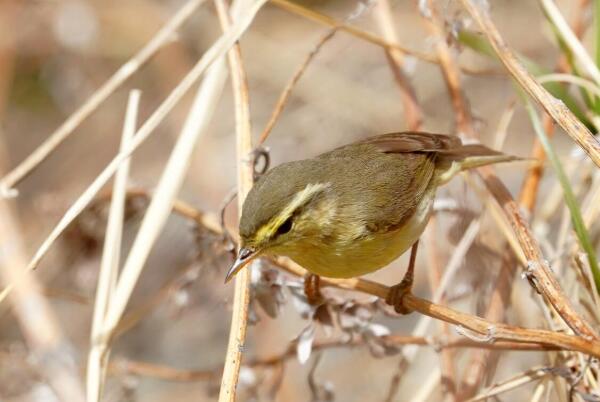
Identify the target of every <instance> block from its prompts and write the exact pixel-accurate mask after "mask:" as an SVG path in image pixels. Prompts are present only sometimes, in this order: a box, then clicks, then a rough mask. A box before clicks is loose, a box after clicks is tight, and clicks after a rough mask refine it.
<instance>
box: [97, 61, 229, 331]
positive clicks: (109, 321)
mask: <svg viewBox="0 0 600 402" xmlns="http://www.w3.org/2000/svg"><path fill="white" fill-rule="evenodd" d="M226 76H227V75H226V72H225V60H224V58H223V57H222V56H221V57H219V58H217V59H216V60H215V61H214V62H213V64H212V65H211V66H210V67H209V69H208V71H207V73H206V77H205V78H204V80H203V81H202V85H201V86H200V88H199V90H198V93H197V95H196V98H195V99H194V103H193V104H192V107H191V109H190V112H189V114H188V118H187V119H186V121H185V123H184V126H183V129H182V130H181V135H180V137H179V139H178V140H177V143H176V144H175V146H174V148H173V151H172V153H171V155H170V157H169V160H168V162H167V165H166V166H165V168H164V170H163V173H162V176H161V178H160V181H159V183H158V185H157V187H156V191H155V193H154V196H153V197H152V200H151V201H150V205H149V206H148V209H147V211H146V214H145V216H144V219H143V220H142V223H141V225H140V229H139V231H138V234H137V236H136V238H135V240H134V242H133V245H132V246H131V250H130V252H129V255H128V256H127V259H126V261H125V263H124V265H123V270H122V273H121V274H120V276H119V280H118V282H117V286H116V288H115V290H114V294H113V297H112V300H111V302H110V305H109V308H108V311H107V312H106V318H105V322H104V326H103V335H102V336H105V337H107V338H110V336H111V334H112V332H113V331H114V329H115V328H116V327H117V324H118V323H119V320H120V319H121V316H122V314H123V312H124V311H125V307H126V306H127V302H128V301H129V298H130V296H131V292H132V291H133V288H134V287H135V284H136V282H137V280H138V278H139V275H140V274H141V272H142V269H143V267H144V265H145V263H146V259H147V258H148V255H149V254H150V251H151V249H152V246H153V245H154V243H155V241H156V239H157V238H158V235H159V234H160V232H161V231H162V229H163V227H164V225H165V223H166V221H167V218H168V217H169V215H170V213H171V209H172V207H173V202H174V199H175V197H176V195H177V192H178V191H179V188H180V186H181V183H182V182H183V179H184V177H185V173H186V172H187V169H188V166H189V163H190V158H191V156H192V153H193V150H194V148H195V145H196V144H197V143H198V139H199V138H200V136H201V135H202V134H203V133H204V132H205V130H206V128H207V126H208V124H209V122H210V119H211V118H212V115H213V113H214V110H215V108H216V105H217V101H218V100H219V98H220V95H221V92H222V90H223V86H224V84H225V79H226Z"/></svg>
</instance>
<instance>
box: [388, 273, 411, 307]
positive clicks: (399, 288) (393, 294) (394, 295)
mask: <svg viewBox="0 0 600 402" xmlns="http://www.w3.org/2000/svg"><path fill="white" fill-rule="evenodd" d="M411 288H412V280H407V279H406V278H405V279H403V280H402V281H401V282H400V283H399V284H397V285H394V286H392V287H391V288H390V290H389V292H388V294H387V297H386V298H385V302H386V303H387V304H389V305H390V306H393V307H394V310H395V311H396V313H398V314H402V315H406V314H410V313H412V310H411V309H409V308H408V307H406V306H405V305H404V296H406V295H407V294H410V291H411Z"/></svg>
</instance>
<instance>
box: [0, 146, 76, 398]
mask: <svg viewBox="0 0 600 402" xmlns="http://www.w3.org/2000/svg"><path fill="white" fill-rule="evenodd" d="M5 157H6V153H5V152H4V144H2V143H0V160H4V161H6V160H7V159H6V158H5ZM2 167H3V166H0V171H2ZM0 222H2V230H0V276H1V278H2V281H3V282H4V283H5V284H7V283H10V284H12V285H13V287H14V291H13V293H12V294H11V297H10V299H9V300H10V303H11V306H12V308H13V311H14V315H15V317H16V319H17V322H18V324H19V327H20V329H21V332H22V333H23V337H24V338H25V340H26V342H27V345H28V346H29V353H30V354H31V358H33V359H35V361H36V362H37V369H38V370H39V371H40V374H41V375H42V377H43V378H45V379H46V380H47V381H48V384H49V385H50V387H51V388H52V390H53V391H54V394H55V395H53V396H54V397H55V398H58V400H60V401H62V402H84V400H85V395H84V392H83V387H82V382H81V379H80V378H79V373H78V371H77V366H76V364H75V360H74V356H73V355H72V354H71V345H70V344H69V343H68V341H67V340H66V339H65V338H64V337H63V334H62V331H61V327H60V323H59V321H58V317H57V316H56V313H55V312H54V310H53V309H52V307H51V305H50V303H49V302H48V300H47V299H46V298H45V297H44V296H43V292H42V286H41V284H40V283H39V282H38V280H37V278H36V277H35V276H33V275H27V273H26V271H25V267H26V261H27V259H26V254H25V244H24V242H23V238H22V237H21V233H22V232H21V228H20V225H19V222H18V221H17V219H16V216H15V214H14V212H13V211H12V206H11V205H9V201H7V200H5V199H0Z"/></svg>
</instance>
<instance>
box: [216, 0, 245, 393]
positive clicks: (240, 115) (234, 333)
mask: <svg viewBox="0 0 600 402" xmlns="http://www.w3.org/2000/svg"><path fill="white" fill-rule="evenodd" d="M215 4H216V6H217V11H218V13H219V20H220V22H221V28H222V29H223V32H227V31H228V30H229V29H230V28H231V22H230V19H229V15H228V10H227V7H226V5H225V3H224V1H223V0H215ZM249 6H250V1H248V0H238V1H234V2H233V4H232V6H231V10H234V12H233V13H232V14H233V18H234V20H235V21H237V20H239V18H240V16H241V15H243V14H244V13H246V12H248V9H249ZM236 8H237V11H239V12H236V11H235V10H236ZM228 60H229V68H230V71H231V81H232V89H233V96H234V99H235V119H236V144H237V147H236V148H237V160H238V190H237V193H238V206H239V210H241V209H242V205H243V202H244V199H245V198H246V194H248V191H250V188H251V187H252V182H253V175H254V164H253V161H252V160H250V158H249V155H250V153H251V152H252V129H251V124H250V102H249V98H248V82H247V78H246V72H245V70H244V65H243V63H242V54H241V49H240V45H239V43H237V44H236V45H234V47H233V48H232V49H231V50H230V51H229V53H228ZM251 269H252V268H248V269H245V270H243V271H242V272H240V273H239V274H238V275H237V276H236V278H235V288H234V296H233V312H232V315H231V328H230V330H229V342H228V344H227V353H226V355H225V367H224V369H223V376H222V377H221V389H220V391H219V402H225V401H234V400H235V396H236V388H237V384H238V380H239V372H240V365H241V360H242V349H243V347H244V344H245V339H246V331H247V327H248V304H249V302H250V293H249V286H250V273H251Z"/></svg>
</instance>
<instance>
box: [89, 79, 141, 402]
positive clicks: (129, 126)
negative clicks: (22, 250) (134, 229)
mask: <svg viewBox="0 0 600 402" xmlns="http://www.w3.org/2000/svg"><path fill="white" fill-rule="evenodd" d="M140 94H141V93H140V91H137V90H136V91H132V92H131V93H130V94H129V101H128V103H127V113H126V115H125V124H124V126H123V135H122V139H121V150H123V149H124V148H126V147H127V145H128V144H129V142H130V141H131V138H133V134H134V133H135V126H136V121H137V112H138V107H139V102H140ZM129 161H130V159H126V160H125V161H123V163H122V164H121V166H119V170H118V171H117V174H116V176H115V183H114V186H113V193H112V198H111V203H110V211H109V215H108V223H107V226H106V236H105V240H104V249H103V252H102V261H101V263H100V274H99V276H98V286H97V289H96V301H95V303H94V315H93V319H92V333H91V337H90V338H91V339H90V344H91V348H90V352H89V355H88V366H87V373H86V374H87V388H86V393H87V402H98V401H99V400H100V398H101V394H102V388H103V383H104V376H105V374H106V363H107V360H108V339H106V338H103V337H102V330H103V326H104V319H105V316H106V313H107V311H108V307H109V302H110V300H111V296H112V293H113V291H114V287H115V285H116V281H117V277H118V274H119V261H120V254H121V237H122V234H123V217H124V214H125V198H126V195H127V177H128V176H129Z"/></svg>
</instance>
